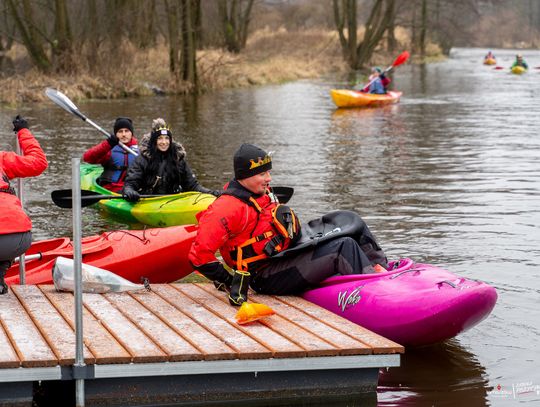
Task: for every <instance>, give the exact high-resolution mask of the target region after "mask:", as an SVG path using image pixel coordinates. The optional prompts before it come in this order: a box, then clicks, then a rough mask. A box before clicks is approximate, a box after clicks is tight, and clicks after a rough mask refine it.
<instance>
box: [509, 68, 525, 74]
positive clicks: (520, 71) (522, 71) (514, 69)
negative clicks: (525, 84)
mask: <svg viewBox="0 0 540 407" xmlns="http://www.w3.org/2000/svg"><path fill="white" fill-rule="evenodd" d="M511 71H512V73H515V74H517V75H521V74H522V73H525V72H527V70H526V69H525V68H524V67H522V66H514V67H512V69H511Z"/></svg>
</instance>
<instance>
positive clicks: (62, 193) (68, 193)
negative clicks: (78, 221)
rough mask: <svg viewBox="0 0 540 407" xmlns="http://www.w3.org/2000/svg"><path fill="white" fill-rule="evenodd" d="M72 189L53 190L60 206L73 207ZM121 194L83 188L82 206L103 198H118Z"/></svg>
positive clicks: (52, 196) (55, 200)
mask: <svg viewBox="0 0 540 407" xmlns="http://www.w3.org/2000/svg"><path fill="white" fill-rule="evenodd" d="M72 193H73V192H72V190H71V189H57V190H56V191H52V192H51V198H52V200H53V202H54V204H55V205H56V206H58V207H60V208H73V197H72ZM118 198H122V196H121V195H100V194H98V193H96V192H93V191H87V190H86V189H81V207H85V206H90V205H93V204H95V203H98V202H99V201H101V200H102V199H118Z"/></svg>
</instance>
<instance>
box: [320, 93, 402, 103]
mask: <svg viewBox="0 0 540 407" xmlns="http://www.w3.org/2000/svg"><path fill="white" fill-rule="evenodd" d="M330 95H331V96H332V100H333V101H334V103H335V104H336V106H337V107H377V106H385V105H390V104H393V103H397V102H399V99H400V98H401V95H402V92H393V91H390V92H388V93H386V94H384V95H377V94H372V93H364V92H358V91H355V90H350V89H332V90H331V91H330Z"/></svg>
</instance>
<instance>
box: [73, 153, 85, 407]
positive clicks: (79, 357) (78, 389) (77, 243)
mask: <svg viewBox="0 0 540 407" xmlns="http://www.w3.org/2000/svg"><path fill="white" fill-rule="evenodd" d="M80 161H81V160H80V158H72V159H71V165H72V168H71V177H72V185H73V188H72V199H73V265H74V267H75V269H74V271H75V293H74V294H75V364H74V367H75V368H79V367H84V350H83V325H82V323H83V319H82V252H81V240H82V238H81V236H82V232H81V224H82V222H81V177H80V171H81V170H80ZM75 402H76V404H75V405H76V406H77V407H84V379H80V378H78V379H76V380H75Z"/></svg>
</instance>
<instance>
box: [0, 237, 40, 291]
mask: <svg viewBox="0 0 540 407" xmlns="http://www.w3.org/2000/svg"><path fill="white" fill-rule="evenodd" d="M31 244H32V232H21V233H8V234H6V235H0V279H1V282H3V281H4V276H5V274H6V270H7V269H8V268H9V267H10V266H11V263H12V262H13V259H15V257H17V256H20V255H21V254H23V253H24V252H25V251H27V250H28V248H29V247H30V245H31Z"/></svg>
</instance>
